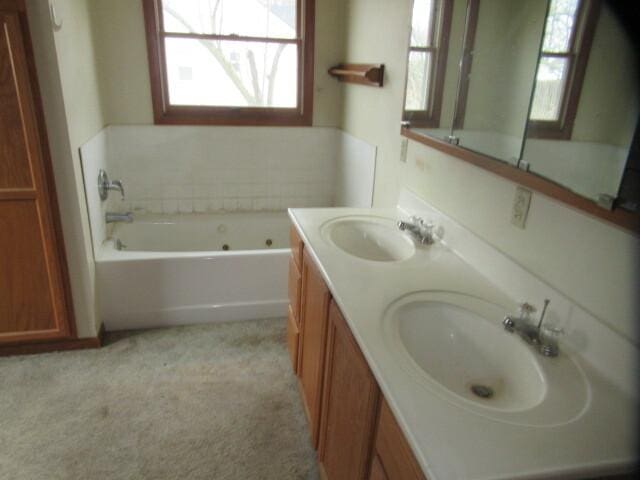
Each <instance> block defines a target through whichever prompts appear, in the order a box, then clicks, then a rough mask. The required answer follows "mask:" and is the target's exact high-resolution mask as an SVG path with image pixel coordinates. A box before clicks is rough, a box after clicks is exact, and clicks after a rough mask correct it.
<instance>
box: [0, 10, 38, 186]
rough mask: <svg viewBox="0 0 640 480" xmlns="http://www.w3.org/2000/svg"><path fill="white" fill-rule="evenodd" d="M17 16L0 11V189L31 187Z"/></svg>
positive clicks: (27, 126) (27, 120) (27, 119)
mask: <svg viewBox="0 0 640 480" xmlns="http://www.w3.org/2000/svg"><path fill="white" fill-rule="evenodd" d="M18 28H19V27H18V21H17V16H14V15H2V14H0V190H3V189H17V188H20V189H23V188H28V189H31V188H33V179H32V177H31V165H30V153H29V151H28V149H27V142H26V138H25V135H24V131H25V130H26V129H27V128H29V126H30V125H28V123H27V122H29V121H30V120H31V119H30V118H28V117H25V115H24V113H23V112H22V109H21V107H20V94H21V93H22V92H20V91H19V90H18V88H19V85H20V84H19V83H16V80H18V79H19V77H20V74H21V73H22V72H20V71H19V69H20V66H21V60H22V59H21V58H20V55H21V53H22V52H21V50H20V49H19V46H16V45H13V44H14V43H15V41H16V40H17V39H18V40H19V35H20V34H19V30H18Z"/></svg>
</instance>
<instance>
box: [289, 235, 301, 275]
mask: <svg viewBox="0 0 640 480" xmlns="http://www.w3.org/2000/svg"><path fill="white" fill-rule="evenodd" d="M289 246H290V247H291V256H292V257H293V261H294V262H296V265H297V266H298V269H300V270H302V251H303V249H304V243H303V242H302V239H301V238H300V235H299V234H298V230H297V229H296V227H295V226H294V225H291V228H290V229H289Z"/></svg>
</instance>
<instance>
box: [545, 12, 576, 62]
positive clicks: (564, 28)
mask: <svg viewBox="0 0 640 480" xmlns="http://www.w3.org/2000/svg"><path fill="white" fill-rule="evenodd" d="M578 6H579V0H551V4H550V5H549V15H548V16H547V26H546V29H545V34H544V41H543V44H542V50H543V51H544V52H553V53H559V52H567V51H569V48H570V46H571V45H570V42H571V34H572V32H573V29H574V26H575V23H576V14H577V12H578Z"/></svg>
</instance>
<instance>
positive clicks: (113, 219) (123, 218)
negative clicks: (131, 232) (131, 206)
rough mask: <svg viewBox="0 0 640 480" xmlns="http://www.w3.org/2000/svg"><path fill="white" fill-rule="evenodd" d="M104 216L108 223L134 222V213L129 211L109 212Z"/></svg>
mask: <svg viewBox="0 0 640 480" xmlns="http://www.w3.org/2000/svg"><path fill="white" fill-rule="evenodd" d="M104 217H105V220H106V222H107V223H117V222H123V223H132V222H133V213H131V212H127V213H114V212H107V213H106V214H105V216H104Z"/></svg>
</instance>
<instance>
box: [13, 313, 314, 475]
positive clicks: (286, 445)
mask: <svg viewBox="0 0 640 480" xmlns="http://www.w3.org/2000/svg"><path fill="white" fill-rule="evenodd" d="M284 337H285V321H284V320H282V319H274V320H255V321H247V322H232V323H221V324H212V325H198V326H189V327H176V328H166V329H157V330H144V331H130V332H121V333H120V332H118V333H113V334H108V335H107V341H106V346H105V347H103V348H102V349H100V350H84V351H77V352H64V353H52V354H43V355H32V356H23V357H9V358H0V479H2V480H4V479H10V480H27V479H28V480H41V479H42V480H63V479H64V480H75V479H83V480H91V479H105V480H110V479H117V480H120V479H127V480H133V479H153V480H164V479H181V480H196V479H197V480H200V479H225V480H226V479H233V480H235V479H278V480H280V479H315V478H317V475H318V473H317V470H316V465H315V453H314V451H313V449H312V447H311V444H310V441H309V436H308V429H307V425H306V420H305V418H304V413H303V411H302V406H301V403H300V399H299V396H298V392H297V386H296V381H295V377H294V375H293V374H292V373H291V367H290V364H289V358H288V355H287V351H286V346H285V343H284Z"/></svg>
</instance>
